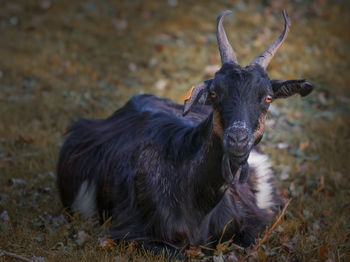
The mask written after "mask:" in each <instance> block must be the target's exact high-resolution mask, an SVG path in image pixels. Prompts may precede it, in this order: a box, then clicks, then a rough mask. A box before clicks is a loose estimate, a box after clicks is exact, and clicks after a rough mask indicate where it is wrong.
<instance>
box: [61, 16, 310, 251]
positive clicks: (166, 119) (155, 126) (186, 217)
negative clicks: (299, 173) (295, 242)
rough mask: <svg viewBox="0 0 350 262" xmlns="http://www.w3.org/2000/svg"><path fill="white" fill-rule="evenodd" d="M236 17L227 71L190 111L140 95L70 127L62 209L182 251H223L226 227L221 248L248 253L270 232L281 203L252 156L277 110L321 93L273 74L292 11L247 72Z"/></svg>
mask: <svg viewBox="0 0 350 262" xmlns="http://www.w3.org/2000/svg"><path fill="white" fill-rule="evenodd" d="M228 13H230V11H225V12H223V13H222V14H220V15H219V17H218V20H217V40H218V45H219V49H220V55H221V60H222V67H221V69H220V70H219V71H218V72H217V73H216V74H215V77H214V79H210V80H206V81H204V82H203V83H200V84H198V85H197V86H195V87H194V88H192V90H191V92H190V93H189V97H188V99H187V100H186V101H185V105H184V106H182V105H178V104H175V103H173V102H172V101H170V100H168V99H162V98H157V97H155V96H152V95H137V96H134V97H133V98H131V99H130V100H129V101H128V102H127V103H126V105H125V106H123V107H122V108H120V109H119V110H117V111H116V112H115V113H114V114H113V115H112V116H110V117H109V118H107V119H102V120H88V119H81V120H79V121H77V122H76V123H74V124H73V125H72V126H71V128H70V130H69V136H68V138H67V140H66V142H65V143H64V145H63V147H62V149H61V153H60V158H59V163H58V170H57V175H58V178H57V182H58V188H59V192H60V196H61V200H62V202H63V205H64V206H66V207H70V208H71V209H72V210H73V211H79V212H81V213H82V214H83V215H84V216H86V217H91V216H93V215H95V214H99V215H100V217H101V218H106V217H109V216H112V227H113V229H112V230H111V232H110V234H111V236H112V237H113V238H114V239H116V240H121V239H124V240H136V241H140V242H142V243H144V244H149V243H152V242H158V243H159V242H160V243H164V244H169V245H170V246H176V247H183V246H184V245H187V244H191V245H200V244H201V245H206V244H208V243H209V242H211V243H215V240H218V239H219V238H220V237H221V236H222V233H223V228H224V226H225V225H226V224H227V225H228V226H227V228H226V230H225V232H224V236H223V240H225V239H226V240H227V239H230V238H233V241H235V242H236V243H239V244H241V245H244V246H247V245H249V244H250V243H252V241H254V239H255V238H256V236H257V235H258V233H259V232H261V231H262V230H263V229H264V228H265V227H266V225H268V223H269V222H270V221H271V218H272V217H273V215H274V212H275V211H276V208H277V205H278V201H276V197H275V189H274V184H273V177H272V173H271V171H270V166H269V164H268V162H267V157H266V156H264V155H261V154H259V153H257V152H255V151H254V150H253V151H252V149H253V146H254V145H256V144H257V143H259V141H260V140H261V138H262V136H263V132H264V122H265V117H266V112H267V110H268V108H269V104H270V102H272V101H273V100H274V99H277V98H281V97H288V96H291V95H293V94H295V93H299V94H300V95H301V96H305V95H308V94H309V93H310V92H311V91H312V88H313V87H312V85H311V84H309V83H308V82H306V81H304V80H291V81H276V80H270V79H269V77H268V75H267V74H266V72H265V69H266V67H267V66H268V64H269V62H270V60H271V59H272V58H273V56H274V54H275V52H276V51H277V49H278V48H279V46H280V45H281V44H282V42H283V41H284V39H285V37H286V36H287V33H288V31H289V26H290V22H289V18H288V16H287V14H286V13H285V12H283V16H284V20H285V26H284V30H283V32H282V34H281V36H280V37H279V38H277V39H276V40H275V41H274V42H273V43H272V44H271V45H270V46H269V47H268V48H267V50H266V51H264V52H263V53H262V54H261V55H259V56H258V57H257V58H255V59H254V60H253V62H252V63H251V64H250V65H249V66H247V67H241V66H240V65H238V63H237V60H236V57H235V54H234V52H233V49H232V48H231V46H230V44H229V42H228V40H227V37H226V34H225V31H224V29H223V26H222V18H223V17H224V16H225V15H226V14H228ZM182 115H187V116H186V117H184V116H182ZM248 163H249V168H248ZM238 178H239V180H238Z"/></svg>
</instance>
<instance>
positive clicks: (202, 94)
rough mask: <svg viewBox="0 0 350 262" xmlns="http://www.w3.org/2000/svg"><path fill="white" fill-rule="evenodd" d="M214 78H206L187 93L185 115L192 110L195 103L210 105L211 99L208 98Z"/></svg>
mask: <svg viewBox="0 0 350 262" xmlns="http://www.w3.org/2000/svg"><path fill="white" fill-rule="evenodd" d="M212 81H213V80H212V79H210V80H206V81H204V82H202V83H200V84H198V85H196V86H193V87H192V88H191V89H190V90H189V91H188V92H187V94H186V96H185V99H184V100H185V101H184V103H185V104H184V111H183V113H182V115H183V116H185V115H187V113H188V112H189V111H190V110H191V108H192V107H193V106H194V105H195V104H202V105H208V104H210V99H208V93H209V87H210V85H211V83H212Z"/></svg>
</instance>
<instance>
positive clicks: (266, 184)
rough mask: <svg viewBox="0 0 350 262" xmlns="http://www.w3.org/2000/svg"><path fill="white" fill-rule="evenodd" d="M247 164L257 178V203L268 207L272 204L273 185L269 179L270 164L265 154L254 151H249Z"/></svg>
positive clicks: (259, 205)
mask: <svg viewBox="0 0 350 262" xmlns="http://www.w3.org/2000/svg"><path fill="white" fill-rule="evenodd" d="M248 164H249V166H251V167H252V168H253V169H254V170H255V172H256V179H257V191H258V192H257V194H256V200H257V205H258V207H259V208H261V209H268V208H270V207H272V206H273V204H274V201H273V191H274V188H273V185H272V184H271V182H270V181H269V180H270V179H271V177H272V175H273V174H272V171H271V165H270V163H269V160H268V157H267V156H266V155H262V154H259V153H257V152H255V151H252V152H251V153H250V156H249V159H248Z"/></svg>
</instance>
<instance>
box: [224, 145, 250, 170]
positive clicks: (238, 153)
mask: <svg viewBox="0 0 350 262" xmlns="http://www.w3.org/2000/svg"><path fill="white" fill-rule="evenodd" d="M250 151H251V147H250V146H249V147H248V148H247V149H245V150H235V149H234V148H232V147H229V148H227V149H226V150H224V152H225V154H226V155H227V156H228V158H229V159H230V162H231V163H232V164H235V165H239V166H240V165H242V164H243V163H245V162H246V161H247V159H248V157H249V154H250Z"/></svg>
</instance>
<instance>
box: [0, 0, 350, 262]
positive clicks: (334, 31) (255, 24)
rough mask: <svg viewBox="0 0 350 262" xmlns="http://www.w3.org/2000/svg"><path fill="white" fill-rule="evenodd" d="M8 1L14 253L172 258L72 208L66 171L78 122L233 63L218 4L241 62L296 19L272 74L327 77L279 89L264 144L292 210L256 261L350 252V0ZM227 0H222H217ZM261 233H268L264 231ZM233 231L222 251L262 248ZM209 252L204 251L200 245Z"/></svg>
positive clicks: (6, 189) (7, 146) (4, 37)
mask: <svg viewBox="0 0 350 262" xmlns="http://www.w3.org/2000/svg"><path fill="white" fill-rule="evenodd" d="M117 2H119V1H106V0H104V1H97V0H95V1H94V0H85V1H68V0H60V1H55V0H41V1H34V0H33V1H26V0H19V1H1V4H0V261H12V260H13V261H15V260H16V259H15V258H14V257H13V256H8V255H6V254H5V253H4V252H11V253H14V254H17V255H20V256H23V257H25V258H28V259H31V260H33V261H155V260H158V261H163V260H165V261H166V258H164V257H161V256H158V257H155V256H154V255H152V254H151V253H149V252H143V251H142V250H139V249H135V248H134V246H132V245H120V246H117V247H116V246H109V245H108V244H101V243H102V242H103V236H104V234H105V232H104V231H105V229H106V228H108V223H107V224H105V225H103V226H101V225H99V224H98V223H97V222H96V221H93V220H90V221H85V220H83V219H82V218H80V217H79V216H78V215H76V216H74V217H72V218H71V221H70V222H68V221H67V218H66V216H65V214H64V213H63V212H62V206H61V203H60V201H59V198H58V193H57V189H56V185H55V181H56V178H55V168H56V162H57V158H58V152H59V148H60V146H61V144H62V142H63V141H64V134H65V132H66V130H67V127H68V126H69V124H70V123H71V122H72V121H74V120H76V119H78V118H79V117H84V118H103V117H107V116H108V115H110V114H111V113H112V112H114V111H115V110H116V109H118V108H119V107H120V106H122V105H123V104H124V103H125V101H126V100H127V99H128V98H129V97H130V96H131V95H133V94H138V93H152V94H156V95H158V96H163V97H169V98H172V99H173V100H175V101H177V102H179V103H182V98H183V96H184V94H185V93H186V91H187V90H188V88H189V87H191V86H192V85H193V84H196V83H198V82H200V81H203V80H204V79H207V78H208V77H210V75H211V74H212V71H213V70H212V68H215V66H216V65H218V64H220V57H219V53H218V50H217V44H216V39H215V21H216V17H217V15H218V14H219V13H220V12H221V11H223V10H226V9H230V10H232V11H233V15H231V16H228V17H227V19H226V18H225V24H224V25H225V28H226V32H227V34H228V37H229V39H230V42H231V44H232V45H233V47H234V49H235V51H236V54H237V56H238V60H239V62H240V64H242V65H246V64H249V63H250V61H251V60H252V59H253V58H254V57H255V56H256V55H258V54H259V53H260V52H262V51H263V50H264V49H265V48H266V47H267V45H268V44H270V42H271V41H272V40H273V39H274V38H275V37H276V36H277V35H278V34H279V32H280V30H281V28H282V21H283V19H282V15H281V10H282V9H283V8H286V9H287V11H288V12H289V15H290V17H291V20H292V27H291V32H290V34H289V36H288V38H287V40H286V42H285V44H284V45H283V47H282V48H281V49H280V50H279V51H278V53H277V55H276V56H275V58H274V60H273V61H272V62H271V64H270V66H269V68H268V71H267V72H268V73H269V76H270V78H271V79H304V78H306V79H308V81H310V82H312V83H313V84H314V85H315V87H316V88H315V91H314V92H313V93H312V94H311V95H310V96H308V97H306V98H303V99H301V98H300V97H297V96H295V97H293V98H290V99H288V100H283V101H277V102H276V103H274V104H273V107H272V108H271V110H270V113H269V115H268V120H267V124H266V131H265V136H264V139H263V141H262V142H261V148H262V150H263V151H264V152H265V153H266V154H268V155H269V156H270V161H271V163H272V164H273V167H274V171H275V175H276V180H277V186H278V191H279V194H280V195H281V198H282V199H283V200H284V201H286V200H287V199H289V198H292V202H291V204H290V205H289V206H288V209H287V213H286V216H285V217H283V219H282V221H281V222H280V223H279V224H278V226H277V228H276V229H275V230H273V232H272V233H271V234H269V236H268V238H267V240H266V241H265V242H264V243H263V245H261V247H260V248H259V249H258V252H256V253H254V254H253V255H252V256H251V257H250V261H350V221H349V219H350V175H349V171H348V170H350V165H349V162H350V157H349V155H350V125H349V123H350V114H349V113H350V111H349V109H350V88H349V86H350V76H349V69H350V52H349V42H350V30H349V24H350V21H349V20H350V5H349V3H348V2H347V1H345V0H344V1H327V0H314V1H312V0H309V1H301V0H294V1H269V0H268V1H264V4H262V3H260V2H259V1H252V0H251V1H243V0H231V1H194V0H190V1H176V0H168V1H165V0H164V1H155V0H151V1H124V2H123V3H117ZM214 2H215V3H214ZM257 241H259V240H257ZM251 249H252V247H251V248H250V249H247V250H242V249H240V248H239V247H236V246H234V245H230V243H224V244H222V245H221V246H219V247H218V250H217V251H216V252H215V256H214V257H213V258H212V257H207V258H203V260H207V261H211V260H212V259H214V261H223V260H220V259H225V260H226V261H237V259H240V258H242V257H243V256H244V255H245V254H246V253H247V252H249V250H251ZM198 260H199V259H198Z"/></svg>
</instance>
